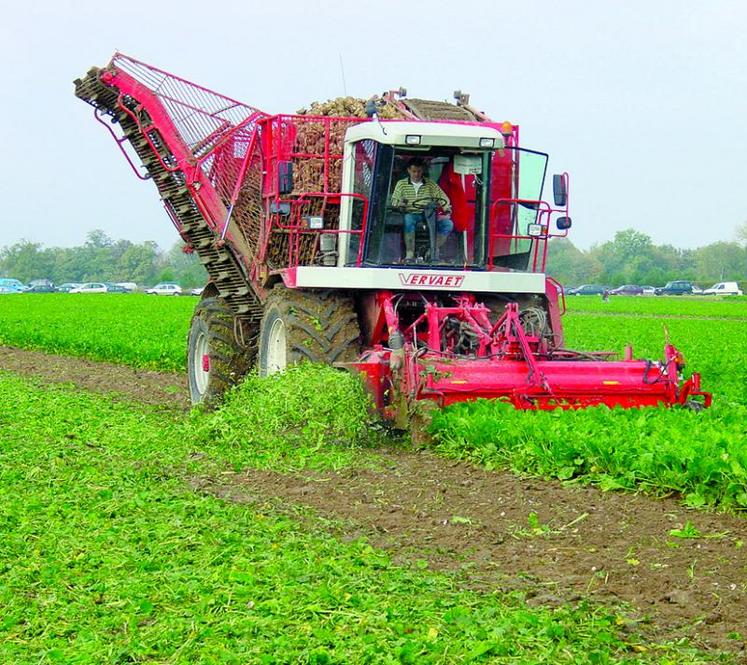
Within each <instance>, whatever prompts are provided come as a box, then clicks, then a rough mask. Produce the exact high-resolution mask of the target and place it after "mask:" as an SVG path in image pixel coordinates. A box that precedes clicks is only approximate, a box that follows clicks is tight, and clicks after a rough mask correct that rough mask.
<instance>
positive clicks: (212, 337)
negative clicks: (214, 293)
mask: <svg viewBox="0 0 747 665" xmlns="http://www.w3.org/2000/svg"><path fill="white" fill-rule="evenodd" d="M252 332H253V331H252V330H251V329H250V326H249V324H247V323H246V322H244V321H240V320H239V321H237V320H236V319H235V317H234V315H233V313H232V312H231V310H230V309H229V307H228V305H227V304H226V302H225V301H224V300H222V299H221V298H218V297H207V298H203V299H202V300H201V301H200V303H199V304H198V305H197V307H196V308H195V313H194V315H193V316H192V325H191V327H190V330H189V338H188V349H189V350H188V353H187V370H188V375H189V395H190V398H191V400H192V404H193V405H198V404H202V405H205V406H214V405H215V404H216V403H217V402H218V401H219V400H220V399H221V397H222V396H223V394H224V393H225V392H226V391H227V390H228V389H229V388H231V387H233V386H234V385H236V384H237V383H238V382H239V381H240V380H241V379H242V377H243V376H244V375H245V374H246V373H247V372H248V371H249V369H250V368H251V366H252V363H253V362H254V358H255V356H256V332H254V334H252ZM237 334H238V337H237Z"/></svg>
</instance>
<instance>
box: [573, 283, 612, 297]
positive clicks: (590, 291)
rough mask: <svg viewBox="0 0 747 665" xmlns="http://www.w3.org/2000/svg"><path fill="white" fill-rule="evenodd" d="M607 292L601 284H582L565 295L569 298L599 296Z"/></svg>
mask: <svg viewBox="0 0 747 665" xmlns="http://www.w3.org/2000/svg"><path fill="white" fill-rule="evenodd" d="M607 290H608V289H607V287H606V286H602V285H601V284H582V285H581V286H579V287H576V288H575V289H571V290H570V291H568V292H567V295H569V296H601V295H602V294H603V293H604V292H605V291H607Z"/></svg>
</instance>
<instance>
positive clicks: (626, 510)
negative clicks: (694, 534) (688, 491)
mask: <svg viewBox="0 0 747 665" xmlns="http://www.w3.org/2000/svg"><path fill="white" fill-rule="evenodd" d="M0 368H1V369H6V370H10V371H14V372H18V373H22V374H26V375H31V376H35V377H37V378H38V379H41V380H45V381H55V382H59V381H65V382H72V383H75V384H77V385H79V386H81V387H83V388H85V389H87V390H94V391H98V392H110V391H111V392H115V393H117V394H120V395H123V396H127V397H130V398H133V399H136V400H142V401H146V402H149V403H153V402H156V403H163V402H168V403H170V404H172V405H173V406H174V408H177V409H182V408H186V404H187V401H186V399H185V396H184V393H183V392H178V393H175V392H174V390H175V388H176V387H179V388H181V387H183V386H184V383H185V381H184V377H182V376H180V375H175V374H159V373H157V372H142V371H137V370H132V369H129V368H125V367H121V366H115V365H109V364H104V363H94V362H91V361H87V360H82V359H75V358H63V357H59V356H48V355H46V354H41V353H36V352H29V351H22V350H18V349H9V348H5V347H0ZM184 390H185V389H184ZM384 457H385V459H386V460H387V462H388V464H387V467H386V469H385V470H384V471H383V472H373V471H360V470H345V471H341V472H339V473H327V474H308V473H307V474H304V475H303V476H298V477H294V476H285V475H280V474H276V473H270V472H265V471H249V472H245V473H241V474H233V475H226V474H222V475H221V476H220V478H219V479H215V478H193V479H191V484H192V486H193V487H194V488H195V489H196V490H199V491H204V492H207V493H211V494H214V495H217V496H220V497H222V498H224V499H226V500H230V501H241V502H255V501H260V502H264V501H266V500H267V499H268V498H270V499H273V498H274V500H275V503H276V505H278V506H279V507H280V508H281V509H283V510H288V511H292V508H291V507H290V506H291V505H293V504H296V505H301V506H307V507H310V508H312V509H313V511H314V513H315V514H318V515H321V516H323V517H327V518H333V519H335V520H338V521H340V523H341V524H342V526H341V527H340V529H339V532H338V533H337V535H339V536H340V537H344V538H350V537H356V536H358V535H365V536H366V537H367V538H368V539H369V541H370V542H371V544H372V545H375V546H377V547H382V548H385V549H387V550H388V551H389V552H390V553H391V555H392V557H393V558H394V560H395V561H398V562H403V563H404V562H408V561H415V560H427V561H428V564H429V566H430V567H431V568H436V569H444V570H458V571H460V572H459V575H460V578H461V579H463V580H464V583H465V584H467V585H469V586H471V587H477V588H481V589H490V590H511V589H521V590H523V591H525V592H526V593H527V594H528V596H529V597H530V600H529V602H530V603H537V604H543V605H552V604H557V603H560V602H563V601H566V600H570V601H574V600H579V599H581V598H591V599H596V600H599V601H601V602H605V603H617V602H619V601H623V602H626V603H630V604H631V605H632V607H633V610H632V611H631V613H630V624H629V625H626V626H625V628H627V629H630V630H642V631H644V632H646V633H653V634H654V635H656V636H657V637H658V638H660V639H676V638H677V637H680V636H683V635H687V636H689V637H691V638H692V639H693V640H694V641H695V643H696V644H698V645H700V646H705V647H717V648H722V649H729V650H732V651H737V652H738V653H740V655H741V656H742V657H743V658H744V661H745V662H747V655H746V653H747V652H745V648H747V646H746V645H745V642H744V638H747V520H745V519H742V518H736V517H731V516H727V515H718V514H712V513H705V512H694V511H687V510H685V509H684V508H683V507H682V506H680V505H679V504H678V503H677V502H676V501H675V500H673V499H667V500H653V499H649V498H646V497H642V496H633V495H629V494H615V493H603V492H600V491H598V490H596V489H590V488H577V487H569V486H563V485H561V484H560V483H557V482H553V481H542V480H526V479H520V478H517V477H516V476H514V475H512V474H510V473H505V472H486V471H483V470H481V469H478V468H475V467H473V466H470V465H467V464H461V463H455V462H453V461H449V460H444V459H442V458H439V457H436V456H434V455H432V454H429V453H427V452H400V451H395V450H392V451H388V452H384ZM531 513H536V516H537V521H532V522H531V523H530V517H529V516H530V514H531ZM686 520H690V521H692V522H693V523H694V524H695V526H696V527H697V528H698V529H699V530H700V531H701V532H702V533H703V534H706V535H708V536H709V537H706V538H699V539H694V540H687V539H680V538H675V537H672V536H670V535H669V531H670V530H672V529H674V528H678V527H680V526H681V525H682V524H683V523H684V522H685V521H686ZM314 528H319V524H318V523H317V524H314ZM735 631H737V632H739V633H740V634H741V635H742V636H744V637H743V638H742V639H735V636H734V635H733V633H734V632H735ZM730 634H732V635H731V636H730Z"/></svg>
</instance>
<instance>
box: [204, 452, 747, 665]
mask: <svg viewBox="0 0 747 665" xmlns="http://www.w3.org/2000/svg"><path fill="white" fill-rule="evenodd" d="M384 458H385V460H386V462H387V468H386V469H385V470H384V471H383V472H376V471H368V470H344V471H340V472H336V473H325V474H322V473H315V474H309V473H306V474H304V475H302V476H286V475H282V474H277V473H271V472H266V471H256V470H251V471H246V472H243V473H240V474H234V475H230V474H229V475H227V474H225V473H224V474H221V476H220V479H219V480H218V479H214V478H213V479H211V478H196V479H193V481H192V484H193V486H194V487H195V488H196V489H201V490H202V491H205V492H208V493H210V494H214V495H216V496H219V497H222V498H224V499H226V500H229V501H239V502H261V501H266V500H267V499H268V498H271V497H279V498H281V499H282V500H283V501H284V502H290V503H291V504H296V505H302V506H307V507H310V508H312V509H313V510H314V512H315V513H316V514H318V515H321V516H323V517H325V518H333V519H336V520H342V523H343V527H342V529H341V530H342V534H340V535H342V536H344V537H356V536H361V535H362V536H365V537H366V538H367V539H368V541H369V542H370V543H371V544H372V545H373V546H376V547H381V548H384V549H386V550H387V551H389V552H390V553H391V555H392V556H393V558H394V560H395V561H396V562H398V563H406V562H415V561H418V560H426V561H428V564H429V567H431V568H434V569H441V570H444V569H445V570H456V571H460V573H461V575H462V577H463V579H464V581H465V583H466V584H467V585H469V586H471V587H475V588H480V589H484V590H491V591H492V590H513V589H520V590H523V591H525V592H526V593H527V594H528V596H529V602H530V603H536V604H541V605H552V604H558V603H561V602H564V601H577V600H580V599H582V598H591V599H596V600H599V601H600V602H604V603H608V604H609V603H618V602H620V601H622V602H625V603H629V604H630V605H631V606H632V611H631V613H630V615H629V620H630V623H629V624H627V625H626V627H627V628H628V629H629V630H641V631H643V632H644V633H648V634H651V633H653V634H654V635H656V636H657V637H658V638H660V639H677V638H679V637H683V636H687V637H689V638H691V639H692V640H693V641H694V642H695V643H696V644H698V645H700V646H702V647H705V648H718V649H725V650H726V649H728V650H736V651H739V652H741V653H742V654H744V653H745V651H744V649H745V643H744V640H743V639H740V638H737V637H736V636H735V635H733V633H734V632H739V633H740V634H741V635H743V636H747V547H746V546H745V545H744V544H745V543H747V520H744V519H741V518H738V517H731V516H727V515H719V514H711V513H705V512H693V511H688V510H686V509H684V508H683V507H682V506H681V505H680V504H678V503H677V502H676V501H675V500H673V499H664V500H653V499H650V498H647V497H643V496H632V495H629V494H614V493H604V492H601V491H599V490H597V489H594V488H581V487H569V486H564V485H562V484H560V483H558V482H554V481H545V480H527V479H521V478H517V477H516V476H514V475H512V474H509V473H505V472H495V471H492V472H487V471H483V470H481V469H478V468H475V467H474V466H471V465H468V464H464V463H455V462H453V461H448V460H445V459H442V458H439V457H436V456H434V455H432V454H430V453H428V452H425V451H420V452H404V451H391V452H387V453H385V454H384ZM531 515H536V518H535V517H532V516H531ZM688 520H690V521H691V522H692V523H693V524H694V525H695V526H696V527H697V529H699V530H700V531H701V533H702V534H704V535H705V536H706V537H701V538H698V539H683V538H677V537H674V536H671V535H669V532H670V531H671V530H673V529H678V528H680V527H682V526H683V525H684V523H685V522H686V521H688ZM735 638H736V639H735Z"/></svg>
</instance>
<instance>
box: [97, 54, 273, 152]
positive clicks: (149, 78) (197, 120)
mask: <svg viewBox="0 0 747 665" xmlns="http://www.w3.org/2000/svg"><path fill="white" fill-rule="evenodd" d="M110 65H113V66H114V67H116V68H117V69H119V70H121V71H123V72H125V73H127V74H129V75H130V76H131V77H133V78H134V79H135V80H136V81H137V82H138V83H140V84H142V85H143V86H145V87H146V88H148V89H149V90H150V91H151V92H153V93H154V94H155V95H157V96H158V98H159V99H160V100H161V103H162V104H163V106H164V108H165V109H166V111H167V113H168V115H169V116H170V118H171V121H172V122H173V123H174V126H175V127H176V129H177V131H178V132H179V135H180V136H181V138H182V140H183V141H184V143H185V145H186V146H187V147H188V148H189V149H190V151H191V152H192V154H193V155H194V156H195V157H200V156H201V155H204V154H206V153H207V152H209V151H210V149H211V148H212V147H213V146H215V145H216V144H217V143H218V142H219V141H220V139H221V138H223V136H224V135H225V134H226V133H227V132H230V131H231V130H232V129H233V128H235V127H238V126H239V125H241V124H242V123H244V122H245V121H246V120H247V119H248V118H249V117H250V116H252V115H260V116H264V115H265V114H264V113H263V112H262V111H260V110H259V109H255V108H254V107H252V106H248V105H247V104H242V103H241V102H239V101H236V100H235V99H231V98H230V97H226V96H225V95H221V94H218V93H217V92H213V91H212V90H208V89H207V88H203V87H202V86H199V85H196V84H194V83H190V82H189V81H185V80H184V79H182V78H179V77H178V76H174V75H173V74H169V73H168V72H165V71H163V70H161V69H158V68H156V67H153V66H152V65H147V64H145V63H144V62H140V61H139V60H135V59H134V58H131V57H129V56H127V55H124V54H122V53H116V54H115V55H114V57H113V58H112V59H111V62H110Z"/></svg>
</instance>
